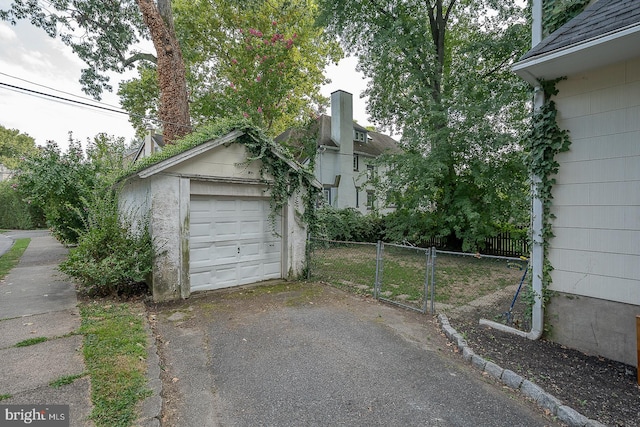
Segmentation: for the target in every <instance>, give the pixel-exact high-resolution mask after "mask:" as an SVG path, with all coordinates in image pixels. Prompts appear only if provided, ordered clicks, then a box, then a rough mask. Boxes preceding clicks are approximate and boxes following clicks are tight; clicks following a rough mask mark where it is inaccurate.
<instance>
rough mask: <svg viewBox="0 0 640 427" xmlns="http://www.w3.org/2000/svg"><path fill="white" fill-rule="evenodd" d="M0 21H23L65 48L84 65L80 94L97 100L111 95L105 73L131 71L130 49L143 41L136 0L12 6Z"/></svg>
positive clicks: (132, 51) (0, 12)
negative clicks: (82, 92) (57, 41)
mask: <svg viewBox="0 0 640 427" xmlns="http://www.w3.org/2000/svg"><path fill="white" fill-rule="evenodd" d="M0 19H3V20H7V21H9V22H11V23H12V24H15V23H16V21H18V20H21V19H28V20H30V22H31V23H32V24H33V25H35V26H37V27H40V28H42V29H43V30H44V31H46V33H47V34H48V35H49V36H51V37H58V38H59V39H60V40H61V41H62V42H63V43H64V44H66V45H67V46H70V47H71V48H72V49H73V51H74V53H75V54H76V55H78V57H79V58H80V59H82V60H83V61H84V62H85V63H86V64H88V67H87V68H85V69H83V70H82V74H81V77H80V83H81V84H82V87H83V90H84V91H85V93H87V94H89V95H91V96H93V97H95V98H96V99H100V96H101V94H102V92H103V90H111V86H110V85H109V77H108V76H107V74H106V71H109V70H111V71H116V72H118V73H121V72H123V71H124V70H125V69H131V68H133V64H134V61H133V60H132V59H133V58H134V57H135V55H136V54H138V53H139V52H138V51H136V49H135V48H134V47H133V46H134V45H135V44H136V43H138V42H140V41H141V40H142V39H146V38H148V35H147V30H146V27H145V26H144V24H143V22H142V15H141V14H140V10H139V9H138V5H137V3H136V1H135V0H119V1H107V2H105V1H101V0H86V1H73V2H71V1H68V0H64V1H55V2H39V1H22V0H20V1H17V0H16V1H13V2H12V3H11V7H10V8H9V9H8V10H0ZM79 35H83V36H82V37H79Z"/></svg>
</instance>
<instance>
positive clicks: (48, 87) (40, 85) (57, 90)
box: [0, 71, 120, 108]
mask: <svg viewBox="0 0 640 427" xmlns="http://www.w3.org/2000/svg"><path fill="white" fill-rule="evenodd" d="M0 75H3V76H6V77H10V78H12V79H16V80H20V81H23V82H25V83H29V84H31V85H34V86H39V87H43V88H45V89H49V90H52V91H54V92H58V93H64V94H65V95H69V96H73V97H75V98H80V99H84V100H85V101H90V102H93V103H95V104H99V105H105V106H107V107H111V108H120V107H117V106H115V105H111V104H107V103H104V102H100V101H95V100H93V99H89V98H87V97H84V96H79V95H75V94H73V93H70V92H65V91H63V90H59V89H55V88H52V87H51V86H46V85H43V84H40V83H36V82H32V81H30V80H27V79H23V78H20V77H16V76H12V75H11V74H7V73H3V72H2V71H0Z"/></svg>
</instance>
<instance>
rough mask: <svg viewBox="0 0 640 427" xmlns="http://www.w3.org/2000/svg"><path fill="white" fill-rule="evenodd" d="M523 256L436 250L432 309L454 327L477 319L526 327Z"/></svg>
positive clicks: (476, 323)
mask: <svg viewBox="0 0 640 427" xmlns="http://www.w3.org/2000/svg"><path fill="white" fill-rule="evenodd" d="M527 269H528V263H527V259H526V258H524V257H522V258H513V257H502V256H492V255H481V254H468V253H459V252H448V251H439V250H438V251H436V261H435V269H434V271H435V301H436V311H437V312H439V313H444V314H446V315H447V317H448V318H449V321H450V322H451V323H452V324H453V325H454V326H457V327H461V326H463V325H464V326H468V327H475V326H477V325H478V322H479V320H480V319H481V318H484V319H489V320H493V321H496V322H500V323H504V324H507V325H509V326H513V327H515V328H519V329H527V328H528V327H529V323H530V313H529V310H528V309H527V307H528V306H527V303H526V300H527V295H528V294H529V292H528V289H529V285H528V282H527V280H526V272H527Z"/></svg>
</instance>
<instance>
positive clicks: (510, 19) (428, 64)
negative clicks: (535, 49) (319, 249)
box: [321, 0, 529, 250]
mask: <svg viewBox="0 0 640 427" xmlns="http://www.w3.org/2000/svg"><path fill="white" fill-rule="evenodd" d="M321 7H322V9H323V11H324V13H323V17H324V22H326V23H327V24H328V28H329V29H330V30H331V31H332V32H334V33H335V34H338V35H339V36H340V37H341V40H342V42H343V43H344V44H345V47H346V48H348V49H349V50H350V51H351V52H353V53H354V54H356V55H357V56H358V59H359V69H360V70H361V71H362V72H363V73H364V75H365V76H366V77H369V79H370V80H369V83H368V86H367V90H366V91H365V93H364V94H365V95H368V96H369V104H368V107H367V111H368V113H369V114H370V115H371V117H372V119H373V120H375V121H376V122H377V123H379V124H381V125H383V127H386V128H391V129H393V130H401V131H402V135H403V137H402V141H401V142H402V145H403V148H404V151H403V152H402V153H399V154H397V155H393V156H390V157H388V158H387V159H386V161H387V162H388V163H389V168H388V169H389V173H388V174H387V179H386V182H384V185H385V186H386V188H390V189H392V190H393V191H391V193H390V194H389V196H390V197H389V198H390V202H392V204H393V205H395V206H396V207H397V209H398V210H400V211H403V212H407V213H408V212H414V213H416V215H417V218H416V219H415V221H413V220H412V222H419V221H422V222H424V221H425V220H426V221H427V224H426V229H427V230H429V231H430V234H433V235H434V236H437V237H447V238H451V239H457V240H461V241H462V245H463V248H464V249H465V250H475V249H476V248H477V247H478V246H479V245H480V244H481V243H480V242H482V241H484V239H485V238H486V237H488V236H491V235H493V234H495V232H496V227H495V224H496V223H514V224H523V223H524V224H526V223H528V219H527V216H528V212H529V208H528V191H529V190H528V188H529V186H528V183H527V170H526V167H525V164H524V152H523V147H522V143H521V141H522V139H524V135H525V133H526V129H527V125H528V120H529V115H528V113H529V111H528V101H529V92H528V87H527V85H526V84H525V83H524V82H523V81H521V80H520V79H519V78H518V77H517V76H515V75H514V74H513V73H512V72H511V69H510V66H511V64H512V63H513V62H514V61H516V60H517V59H518V58H519V57H520V56H521V55H522V54H523V53H524V52H526V50H527V49H528V44H527V40H529V27H528V25H527V22H526V18H525V15H526V12H525V11H524V9H523V8H522V7H521V6H519V5H517V4H516V3H515V2H512V1H507V0H503V1H470V0H469V1H464V0H463V1H457V2H447V1H443V0H435V1H431V2H427V3H426V4H425V2H421V1H417V0H408V1H406V0H394V1H390V2H386V3H385V4H384V5H382V6H381V5H380V4H379V3H377V2H353V1H348V0H340V1H333V0H331V1H329V0H326V1H322V2H321ZM427 213H428V214H429V215H428V216H427V215H426V214H427ZM399 231H400V230H398V232H399ZM407 232H408V233H411V234H415V231H412V230H408V231H407Z"/></svg>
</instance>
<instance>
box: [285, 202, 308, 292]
mask: <svg viewBox="0 0 640 427" xmlns="http://www.w3.org/2000/svg"><path fill="white" fill-rule="evenodd" d="M286 210H287V212H286V216H285V218H286V223H285V230H287V239H286V240H287V241H286V242H285V244H286V245H287V248H288V251H287V255H288V259H287V267H288V271H286V274H287V277H288V278H289V279H297V278H299V277H300V276H301V275H302V274H303V272H304V268H305V266H306V250H307V226H306V224H305V223H304V221H303V218H302V216H303V214H304V202H303V201H302V196H301V195H300V193H298V194H295V195H294V196H292V197H291V198H290V199H289V204H288V205H287V208H286Z"/></svg>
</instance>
